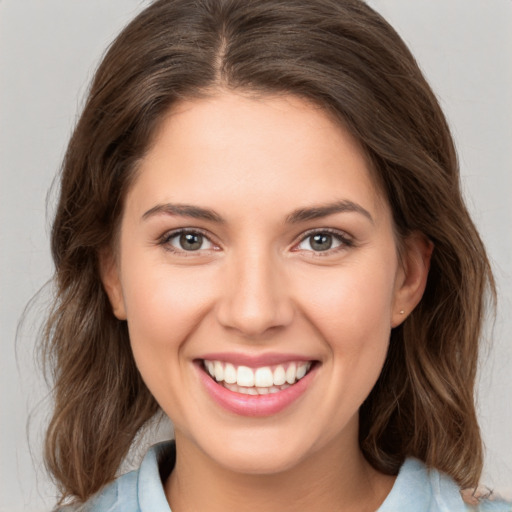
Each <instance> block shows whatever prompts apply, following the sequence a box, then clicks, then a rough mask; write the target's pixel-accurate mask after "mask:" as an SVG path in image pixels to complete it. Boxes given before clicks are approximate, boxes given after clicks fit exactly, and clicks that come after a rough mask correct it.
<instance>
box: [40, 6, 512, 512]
mask: <svg viewBox="0 0 512 512" xmlns="http://www.w3.org/2000/svg"><path fill="white" fill-rule="evenodd" d="M52 249H53V256H54V260H55V265H56V281H57V285H58V294H57V296H56V298H55V305H54V310H53V312H52V315H51V316H50V318H49V320H48V323H47V329H46V337H45V341H44V343H45V350H46V353H47V355H48V357H49V358H50V361H51V362H52V363H54V365H55V366H54V368H55V376H56V382H55V411H54V416H53V418H52V421H51V423H50V426H49V429H48V435H47V440H46V459H47V464H48V467H49V468H50V470H51V472H52V473H53V475H54V476H55V478H56V480H57V481H58V482H60V484H61V491H62V502H65V501H66V500H71V501H73V502H74V505H73V507H74V508H76V509H78V510H93V511H100V510H106V509H108V510H116V511H123V512H125V511H128V512H129V511H139V510H140V511H146V512H149V511H151V512H158V511H169V509H170V507H172V510H173V511H174V512H180V511H185V510H187V511H190V510H210V511H213V512H215V511H217V510H219V511H220V510H223V511H230V510H233V511H234V510H236V511H242V510H243V511H247V512H249V511H252V510H266V511H269V512H272V511H273V510H279V511H284V510H294V511H295V510H315V511H318V512H323V511H326V512H327V511H329V512H330V511H332V510H340V511H342V510H344V511H351V510H358V511H361V510H367V511H375V510H379V511H380V512H391V511H393V512H400V511H411V510H418V511H420V510H425V511H426V510H431V511H441V510H451V511H457V510H464V503H463V500H462V498H461V495H460V493H459V489H462V488H468V487H476V485H477V484H478V481H479V478H480V473H481V468H482V446H481V440H480V436H479V430H478V425H477V422H476V415H475V409H474V397H473V388H474V379H475V372H476V365H477V356H478V341H479V335H480V329H481V322H482V318H483V314H484V304H485V300H486V297H487V296H491V297H492V296H493V293H494V288H493V279H492V275H491V272H490V269H489V264H488V261H487V257H486V253H485V250H484V247H483V245H482V243H481V241H480V238H479V236H478V233H477V232H476V229H475V228H474V225H473V223H472V221H471V219H470V218H469V216H468V214H467V211H466V208H465V206H464V203H463V200H462V198H461V193H460V187H459V174H458V167H457V162H456V157H455V150H454V147H453V143H452V139H451V137H450V134H449V131H448V128H447V125H446V122H445V119H444V117H443V114H442V112H441V110H440V108H439V105H438V103H437V101H436V99H435V96H434V95H433V93H432V92H431V90H430V88H429V87H428V85H427V84H426V82H425V80H424V78H423V77H422V75H421V73H420V71H419V69H418V67H417V65H416V63H415V61H414V59H413V58H412V56H411V55H410V53H409V51H408V50H407V48H406V47H405V45H404V44H403V42H402V41H401V40H400V38H399V37H398V36H397V34H396V33H395V32H394V31H393V29H392V28H391V27H390V26H389V25H388V24H387V23H386V22H385V21H384V20H383V19H382V18H381V17H380V16H379V15H377V14H376V13H375V12H373V11H372V10H371V9H370V8H369V7H368V6H367V5H366V4H364V3H362V2H360V1H358V0H337V1H332V0H313V1H311V2H303V1H301V0H260V1H258V2H246V1H243V0H201V1H197V2H189V1H185V0H159V1H156V2H154V3H153V4H152V5H151V6H150V7H148V8H147V9H146V10H144V11H143V12H142V13H141V14H140V15H139V16H138V17H137V18H136V19H135V20H134V21H133V22H132V23H131V24H130V25H129V26H128V27H127V28H126V29H125V30H124V31H123V32H122V34H121V35H120V36H119V37H118V38H117V40H116V41H115V42H114V43H113V45H112V46H111V47H110V49H109V51H108V52H107V54H106V56H105V58H104V60H103V62H102V64H101V66H100V68H99V69H98V72H97V74H96V76H95V79H94V81H93V84H92V87H91V91H90V94H89V98H88V101H87V104H86V106H85V109H84V112H83V114H82V116H81V118H80V120H79V122H78V125H77V127H76V130H75V132H74V134H73V137H72V139H71V141H70V144H69V147H68V151H67V154H66V158H65V161H64V165H63V171H62V176H61V196H60V201H59V206H58V209H57V214H56V218H55V222H54V225H53V231H52ZM159 410H161V411H163V412H164V413H165V414H166V415H167V416H168V417H169V418H170V419H171V421H172V423H173V425H174V431H175V440H174V441H173V442H172V443H166V444H163V445H160V446H157V447H154V448H153V449H151V450H150V451H149V453H148V455H147V456H146V458H145V459H144V461H143V462H142V465H141V467H140V469H139V470H138V471H136V472H132V473H129V474H127V475H124V476H121V477H119V478H118V479H116V480H114V479H115V477H116V472H117V471H118V468H119V466H120V463H121V461H122V459H123V458H124V457H125V456H126V454H127V451H128V449H129V447H130V445H131V444H132V442H133V440H134V438H135V436H136V434H137V433H138V432H139V431H140V429H142V428H143V427H144V425H145V424H146V423H147V422H148V420H150V419H151V418H152V417H153V416H154V415H155V414H157V412H158V411H159ZM113 480H114V481H113ZM112 481H113V482H112ZM107 484H108V485H107ZM469 495H470V498H471V499H473V500H474V499H476V498H475V497H474V496H473V495H472V491H471V492H470V493H469ZM481 506H482V507H483V508H482V509H483V510H484V509H485V507H490V506H493V507H501V508H499V510H510V506H509V505H507V504H505V503H502V502H498V501H493V502H490V501H485V502H482V504H481Z"/></svg>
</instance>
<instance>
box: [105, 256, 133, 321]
mask: <svg viewBox="0 0 512 512" xmlns="http://www.w3.org/2000/svg"><path fill="white" fill-rule="evenodd" d="M99 266H100V278H101V282H102V283H103V288H104V289H105V292H106V293H107V296H108V298H109V301H110V305H111V306H112V312H113V313H114V315H115V317H116V318H117V319H118V320H126V308H125V304H124V296H123V289H122V286H121V279H120V276H119V266H118V263H117V261H116V258H115V256H114V254H113V253H112V250H111V249H102V250H101V251H100V253H99Z"/></svg>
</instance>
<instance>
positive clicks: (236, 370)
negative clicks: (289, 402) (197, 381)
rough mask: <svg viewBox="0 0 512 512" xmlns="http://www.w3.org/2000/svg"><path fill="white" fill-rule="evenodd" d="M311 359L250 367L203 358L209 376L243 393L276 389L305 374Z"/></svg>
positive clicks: (286, 385) (265, 391)
mask: <svg viewBox="0 0 512 512" xmlns="http://www.w3.org/2000/svg"><path fill="white" fill-rule="evenodd" d="M312 365H313V361H307V362H304V361H291V362H289V363H285V364H279V365H273V366H260V367H258V368H251V367H249V366H244V365H239V366H237V365H234V364H232V363H226V362H223V361H218V360H217V361H211V360H203V366H204V368H205V370H206V371H207V372H208V373H209V374H210V376H211V377H212V378H213V379H215V380H216V381H217V382H218V383H219V384H221V385H222V386H224V387H225V388H226V389H229V390H230V391H233V392H235V393H242V394H246V395H267V394H269V393H278V392H279V391H283V390H284V389H286V388H289V387H290V386H291V385H293V384H295V383H296V382H298V381H299V380H301V379H302V378H304V377H305V375H306V374H307V373H308V371H309V370H310V368H311V366H312Z"/></svg>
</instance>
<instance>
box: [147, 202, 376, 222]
mask: <svg viewBox="0 0 512 512" xmlns="http://www.w3.org/2000/svg"><path fill="white" fill-rule="evenodd" d="M347 212H348V213H350V212H353V213H359V214H361V215H364V216H365V217H366V218H368V219H369V220H370V222H371V223H372V224H374V223H375V221H374V220H373V217H372V216H371V214H370V212H369V211H368V210H366V209H365V208H363V207H362V206H361V205H359V204H357V203H354V202H353V201H348V200H342V201H336V202H334V203H328V204H324V205H316V206H311V207H308V208H298V209H297V210H294V211H293V212H292V213H290V214H289V215H288V216H287V217H286V223H287V224H298V223H300V222H305V221H308V220H314V219H320V218H323V217H327V216H329V215H334V214H336V213H347ZM155 215H177V216H180V217H190V218H193V219H201V220H207V221H210V222H216V223H219V224H225V223H226V221H225V220H224V219H223V218H222V217H221V216H220V215H219V214H218V213H216V212H215V211H214V210H211V209H210V208H201V207H199V206H193V205H189V204H174V203H165V204H158V205H156V206H154V207H153V208H151V209H149V210H148V211H147V212H145V213H144V214H143V215H142V219H143V220H147V219H149V218H150V217H153V216H155Z"/></svg>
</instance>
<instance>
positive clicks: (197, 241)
mask: <svg viewBox="0 0 512 512" xmlns="http://www.w3.org/2000/svg"><path fill="white" fill-rule="evenodd" d="M180 245H181V247H182V248H183V249H185V250H186V251H197V250H198V249H200V248H201V245H203V235H200V234H197V233H183V234H182V235H181V236H180Z"/></svg>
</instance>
